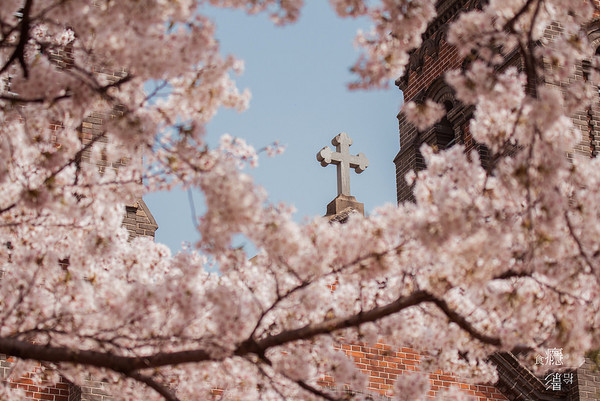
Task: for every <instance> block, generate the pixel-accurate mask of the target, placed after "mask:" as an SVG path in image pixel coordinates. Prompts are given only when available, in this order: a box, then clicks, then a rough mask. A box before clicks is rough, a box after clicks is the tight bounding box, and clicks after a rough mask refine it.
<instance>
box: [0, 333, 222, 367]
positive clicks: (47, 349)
mask: <svg viewBox="0 0 600 401" xmlns="http://www.w3.org/2000/svg"><path fill="white" fill-rule="evenodd" d="M0 353H2V354H6V355H11V356H14V357H16V358H21V359H30V360H37V361H45V362H53V363H61V362H62V363H73V364H81V365H88V366H95V367H98V368H106V369H110V370H113V371H115V372H119V373H123V374H125V375H128V376H130V375H131V373H132V372H135V371H137V370H140V369H146V368H154V367H161V366H168V365H178V364H182V363H191V362H203V361H209V360H213V358H212V357H211V356H210V354H209V353H208V352H206V351H205V350H189V351H178V352H159V353H157V354H154V355H149V356H144V357H129V356H120V355H112V354H110V353H107V352H99V351H88V350H77V349H72V348H68V347H51V346H44V345H39V344H32V343H29V342H27V341H22V340H16V339H12V338H0Z"/></svg>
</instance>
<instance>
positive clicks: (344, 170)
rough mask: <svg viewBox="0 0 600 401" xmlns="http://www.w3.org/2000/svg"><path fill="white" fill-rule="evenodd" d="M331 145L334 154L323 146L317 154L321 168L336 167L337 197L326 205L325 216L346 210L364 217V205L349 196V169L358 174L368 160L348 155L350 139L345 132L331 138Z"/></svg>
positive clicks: (359, 155)
mask: <svg viewBox="0 0 600 401" xmlns="http://www.w3.org/2000/svg"><path fill="white" fill-rule="evenodd" d="M331 144H332V145H334V146H335V148H336V151H335V152H334V151H332V150H331V149H330V148H329V147H328V146H325V147H324V148H323V149H321V150H320V151H319V152H318V153H317V160H318V161H319V162H321V165H322V166H323V167H326V166H328V165H329V164H335V165H336V167H337V190H338V196H337V197H336V198H335V199H334V200H333V201H331V203H329V205H327V216H331V215H336V214H338V213H341V212H342V211H343V210H345V209H347V208H352V209H354V210H356V211H358V212H359V213H361V214H363V215H364V205H363V204H362V203H360V202H357V201H356V198H354V196H352V195H350V169H351V168H353V169H354V171H355V172H356V173H357V174H360V173H362V172H363V171H365V169H366V168H367V167H368V166H369V160H368V159H367V157H366V156H365V155H364V154H362V153H359V154H358V155H355V156H354V155H351V154H350V145H352V139H351V138H350V137H349V136H348V134H346V133H345V132H342V133H340V134H338V135H337V136H336V137H335V138H333V139H332V140H331Z"/></svg>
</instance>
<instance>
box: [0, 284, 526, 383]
mask: <svg viewBox="0 0 600 401" xmlns="http://www.w3.org/2000/svg"><path fill="white" fill-rule="evenodd" d="M425 302H431V303H433V304H435V305H436V306H437V307H438V308H439V309H440V310H441V311H442V312H443V313H444V314H445V315H446V317H447V318H448V320H450V321H451V322H454V323H456V324H457V325H458V326H459V327H460V328H461V329H463V330H465V331H466V332H467V333H469V334H470V335H471V336H472V337H473V338H476V339H477V340H479V341H481V342H483V343H485V344H489V345H493V346H496V347H501V346H502V342H501V340H500V339H499V338H497V337H491V336H489V335H486V334H483V333H481V332H479V331H478V330H476V329H475V328H474V327H473V326H472V324H471V323H470V322H469V321H468V320H467V319H466V318H465V317H463V316H461V315H460V314H458V313H457V312H456V311H454V310H452V308H450V306H448V304H447V303H446V301H444V300H441V299H438V298H436V297H434V296H433V295H431V294H429V293H428V292H426V291H417V292H415V293H413V294H411V295H409V296H407V297H403V298H399V299H398V300H396V301H394V302H392V303H389V304H387V305H384V306H380V307H377V308H373V309H371V310H369V311H366V312H361V313H359V314H356V315H352V316H348V317H344V318H335V319H330V320H326V321H324V322H321V323H316V324H308V325H306V326H304V327H301V328H298V329H295V330H288V331H284V332H281V333H279V334H275V335H272V336H268V337H265V338H263V339H261V340H258V341H256V340H254V339H253V338H250V339H248V340H247V341H245V342H243V343H241V344H240V345H239V347H238V348H237V349H236V350H235V351H234V353H233V355H236V356H246V355H249V354H255V355H257V356H259V358H264V354H265V351H266V350H268V349H269V348H273V347H277V346H281V345H285V344H288V343H290V342H294V341H299V340H307V339H311V338H314V337H316V336H318V335H321V334H329V333H333V332H335V331H338V330H342V329H346V328H350V327H358V326H360V325H361V324H364V323H368V322H374V321H377V320H379V319H382V318H384V317H387V316H390V315H392V314H394V313H397V312H400V311H402V310H403V309H406V308H409V307H411V306H415V305H418V304H421V303H425ZM517 349H518V350H525V351H526V350H529V348H527V347H520V346H519V347H517ZM0 353H3V354H6V355H11V356H14V357H17V358H21V359H31V360H37V361H44V362H53V363H61V362H63V363H73V364H81V365H88V366H95V367H99V368H106V369H110V370H113V371H115V372H119V373H122V374H124V375H126V376H131V377H132V375H133V374H134V373H136V372H137V371H139V370H142V369H147V368H158V367H161V366H173V365H179V364H183V363H198V362H204V361H214V360H219V359H220V358H214V357H212V356H211V354H210V353H208V352H207V351H205V350H203V349H195V350H187V351H178V352H159V353H156V354H154V355H148V356H141V357H133V356H120V355H113V354H110V353H107V352H99V351H89V350H76V349H72V348H68V347H52V346H43V345H38V344H32V343H29V342H27V341H22V340H17V339H12V338H0Z"/></svg>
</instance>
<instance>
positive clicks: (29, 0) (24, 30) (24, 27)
mask: <svg viewBox="0 0 600 401" xmlns="http://www.w3.org/2000/svg"><path fill="white" fill-rule="evenodd" d="M32 5H33V0H26V1H25V5H24V6H23V18H22V19H21V32H20V35H19V43H17V47H16V48H15V51H14V52H13V54H12V55H11V56H10V58H9V59H8V61H7V62H6V64H4V67H2V69H0V74H2V73H3V72H5V71H6V70H7V69H8V67H10V65H11V64H12V63H14V62H15V61H16V60H19V64H21V68H22V69H23V76H24V77H25V78H27V77H29V71H28V70H27V63H26V62H25V46H26V45H27V42H28V41H29V25H30V20H31V18H30V15H29V14H30V13H31V6H32Z"/></svg>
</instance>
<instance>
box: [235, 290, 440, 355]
mask: <svg viewBox="0 0 600 401" xmlns="http://www.w3.org/2000/svg"><path fill="white" fill-rule="evenodd" d="M432 300H433V297H432V296H431V295H429V294H428V293H427V292H425V291H417V292H415V293H413V294H411V295H409V296H408V297H404V298H399V299H397V300H396V301H394V302H392V303H389V304H387V305H384V306H380V307H377V308H374V309H371V310H369V311H367V312H362V313H359V314H356V315H352V316H348V317H343V318H335V319H329V320H326V321H324V322H321V323H317V324H308V325H306V326H304V327H301V328H299V329H295V330H288V331H284V332H282V333H279V334H276V335H273V336H269V337H266V338H264V339H262V340H259V341H257V342H255V343H254V344H251V343H248V344H246V343H244V344H242V346H240V348H239V349H238V351H236V353H238V352H243V353H244V354H245V353H247V350H246V349H245V348H246V347H249V348H254V350H250V352H253V353H259V354H260V352H264V350H267V349H269V348H271V347H276V346H278V345H283V344H287V343H290V342H293V341H297V340H303V339H308V338H312V337H315V336H318V335H320V334H329V333H332V332H334V331H338V330H342V329H347V328H349V327H357V326H360V325H361V324H363V323H368V322H374V321H376V320H379V319H382V318H384V317H386V316H389V315H392V314H394V313H397V312H400V311H401V310H403V309H406V308H409V307H411V306H415V305H418V304H420V303H422V302H431V301H432ZM256 351H258V352H256Z"/></svg>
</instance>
